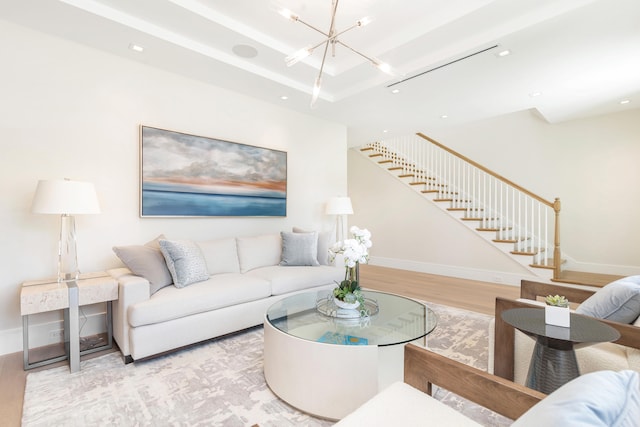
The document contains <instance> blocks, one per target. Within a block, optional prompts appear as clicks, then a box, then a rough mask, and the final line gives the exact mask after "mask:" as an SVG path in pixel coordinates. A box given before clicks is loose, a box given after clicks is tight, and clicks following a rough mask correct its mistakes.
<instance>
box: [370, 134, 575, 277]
mask: <svg viewBox="0 0 640 427" xmlns="http://www.w3.org/2000/svg"><path fill="white" fill-rule="evenodd" d="M360 151H361V152H362V154H364V155H366V156H367V157H368V158H369V159H370V160H371V161H373V162H375V163H377V164H378V165H379V166H380V167H382V168H383V169H385V170H386V171H388V172H389V173H390V174H393V175H395V176H396V177H397V178H398V179H400V180H401V181H402V182H404V183H406V185H407V186H409V187H410V188H412V189H413V190H414V191H417V192H419V193H420V194H422V195H423V196H424V197H425V199H427V200H429V201H431V202H432V203H434V204H436V205H437V206H439V207H440V208H442V209H443V210H444V211H446V212H448V213H449V214H450V215H451V216H452V217H454V218H456V219H457V220H459V221H462V222H463V223H464V224H465V225H466V226H467V227H468V228H470V229H471V230H473V232H475V233H478V234H480V235H481V236H482V237H483V238H484V239H485V240H487V241H488V242H489V243H490V244H492V245H494V246H495V247H497V248H498V249H500V250H501V251H503V252H504V253H505V254H507V255H508V256H510V257H512V258H513V259H514V260H516V261H517V262H518V263H520V264H521V265H522V266H523V267H524V268H526V269H527V270H529V271H530V272H531V273H532V274H533V275H534V276H536V277H539V278H540V279H541V280H544V281H549V280H554V281H563V280H562V275H563V272H562V270H561V265H562V261H561V256H560V254H561V252H560V243H559V240H560V239H559V229H558V225H559V215H560V200H559V199H557V198H556V199H555V200H554V201H549V200H545V199H544V198H542V197H540V196H538V195H536V194H534V193H532V192H530V191H528V190H527V189H525V188H523V187H521V186H519V185H517V184H515V183H513V182H511V181H509V180H508V179H506V178H504V177H502V176H500V175H498V174H497V173H495V172H493V171H491V170H489V169H487V168H485V167H484V166H482V165H480V164H478V163H476V162H474V161H472V160H470V159H468V158H466V157H464V156H463V155H461V154H459V153H456V152H455V151H453V150H451V149H449V148H447V147H445V146H444V145H442V144H440V143H439V142H437V141H435V140H433V139H431V138H429V137H428V136H425V135H423V134H421V133H418V134H416V135H412V136H408V137H401V138H395V139H390V140H385V141H381V142H375V143H371V144H367V145H365V146H363V147H361V148H360Z"/></svg>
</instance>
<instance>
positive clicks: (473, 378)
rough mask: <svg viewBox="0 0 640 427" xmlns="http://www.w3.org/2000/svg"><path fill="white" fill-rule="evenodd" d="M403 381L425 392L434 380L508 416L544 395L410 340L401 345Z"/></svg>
mask: <svg viewBox="0 0 640 427" xmlns="http://www.w3.org/2000/svg"><path fill="white" fill-rule="evenodd" d="M404 381H405V382H406V383H407V384H409V385H410V386H412V387H414V388H416V389H418V390H421V391H423V392H425V393H427V394H429V395H431V385H432V384H435V385H437V386H439V387H442V388H444V389H446V390H449V391H451V392H453V393H455V394H457V395H459V396H461V397H463V398H465V399H469V400H471V401H473V402H475V403H477V404H479V405H482V406H484V407H485V408H488V409H491V410H492V411H494V412H497V413H499V414H501V415H504V416H505V417H508V418H511V419H516V418H518V417H519V416H520V415H522V414H523V413H525V412H526V411H527V410H528V409H529V408H531V407H532V406H533V405H535V404H536V403H538V402H539V401H540V400H542V399H544V397H545V396H546V395H545V394H543V393H540V392H538V391H536V390H532V389H529V388H527V387H524V386H522V385H520V384H516V383H514V382H511V381H508V380H505V379H504V378H500V377H497V376H495V375H491V374H489V373H487V372H484V371H481V370H479V369H476V368H473V367H471V366H468V365H465V364H463V363H460V362H457V361H455V360H451V359H448V358H446V357H444V356H440V355H438V354H436V353H433V352H431V351H429V350H426V349H424V348H421V347H418V346H416V345H413V344H407V345H406V346H405V355H404Z"/></svg>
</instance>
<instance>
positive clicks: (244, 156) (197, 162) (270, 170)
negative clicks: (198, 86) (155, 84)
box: [140, 125, 287, 217]
mask: <svg viewBox="0 0 640 427" xmlns="http://www.w3.org/2000/svg"><path fill="white" fill-rule="evenodd" d="M286 214H287V153H286V152H285V151H280V150H274V149H270V148H263V147H256V146H253V145H247V144H240V143H236V142H231V141H225V140H221V139H215V138H209V137H205V136H197V135H190V134H186V133H182V132H176V131H171V130H165V129H159V128H155V127H150V126H144V125H140V216H141V217H223V216H231V217H238V216H269V217H271V216H274V217H284V216H286Z"/></svg>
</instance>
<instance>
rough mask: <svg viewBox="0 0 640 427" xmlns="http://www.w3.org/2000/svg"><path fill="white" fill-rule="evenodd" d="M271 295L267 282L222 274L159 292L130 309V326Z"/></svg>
mask: <svg viewBox="0 0 640 427" xmlns="http://www.w3.org/2000/svg"><path fill="white" fill-rule="evenodd" d="M270 294H271V286H270V285H269V282H268V281H266V280H263V279H260V278H258V277H251V276H247V275H241V274H237V273H223V274H218V275H215V276H212V277H211V278H209V279H208V280H206V281H203V282H198V283H194V284H192V285H190V286H187V287H186V288H183V289H178V288H176V287H174V286H168V287H166V288H164V289H161V290H160V291H158V292H157V293H156V294H155V295H154V296H153V297H151V298H150V299H148V300H146V301H142V302H139V303H137V304H133V305H132V306H130V307H129V312H128V319H129V324H130V325H131V326H132V327H137V326H142V325H149V324H154V323H160V322H166V321H168V320H172V319H178V318H181V317H185V316H189V315H192V314H197V313H202V312H205V311H211V310H216V309H219V308H223V307H228V306H231V305H235V304H242V303H245V302H250V301H255V300H258V299H264V298H267V297H269V296H270Z"/></svg>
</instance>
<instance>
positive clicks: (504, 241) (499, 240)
mask: <svg viewBox="0 0 640 427" xmlns="http://www.w3.org/2000/svg"><path fill="white" fill-rule="evenodd" d="M498 231H500V230H498ZM493 241H494V242H496V243H518V242H520V241H522V240H516V239H493Z"/></svg>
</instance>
